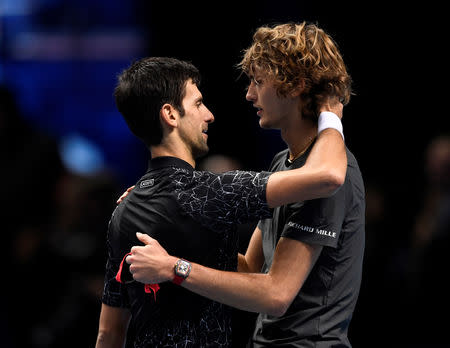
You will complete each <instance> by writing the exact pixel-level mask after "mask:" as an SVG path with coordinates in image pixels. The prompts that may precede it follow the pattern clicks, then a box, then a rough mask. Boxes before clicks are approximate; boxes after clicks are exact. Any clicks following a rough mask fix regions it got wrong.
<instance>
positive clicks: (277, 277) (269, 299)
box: [126, 228, 322, 316]
mask: <svg viewBox="0 0 450 348" xmlns="http://www.w3.org/2000/svg"><path fill="white" fill-rule="evenodd" d="M137 237H138V239H139V240H140V241H142V242H143V243H144V244H145V246H138V247H133V248H132V255H130V256H128V257H127V259H126V260H127V261H126V262H127V263H129V264H130V272H131V273H132V274H133V278H134V279H135V280H137V281H140V282H143V283H160V282H164V281H170V280H172V279H173V275H174V274H173V267H174V265H175V263H176V261H177V260H178V258H177V257H174V256H171V255H169V254H168V253H167V252H166V250H165V249H163V248H162V247H161V245H160V244H159V243H158V241H157V240H156V239H153V238H151V237H150V236H148V235H146V234H139V233H138V234H137ZM321 250H322V247H321V246H313V245H309V244H306V243H302V242H299V241H296V240H294V239H289V238H284V237H282V238H281V239H280V240H279V242H278V245H277V248H276V250H275V255H274V258H273V262H272V266H271V268H270V270H269V272H268V273H267V274H263V273H259V272H260V267H261V265H262V260H263V258H262V247H261V231H260V230H259V229H258V228H257V229H256V230H255V232H254V236H252V241H251V243H250V245H249V249H248V250H247V252H246V255H245V256H243V255H240V258H239V271H240V272H227V271H219V270H216V269H212V268H207V267H204V266H201V265H199V264H196V263H192V269H191V272H190V274H189V277H187V278H186V280H185V281H184V282H183V283H182V284H181V286H183V287H185V288H186V289H188V290H190V291H193V292H195V293H197V294H199V295H201V296H205V297H207V298H209V299H211V300H214V301H218V302H221V303H224V304H226V305H229V306H232V307H236V308H239V309H242V310H246V311H249V312H257V313H267V314H271V315H275V316H281V315H283V314H284V313H285V312H286V310H287V309H288V308H289V306H290V304H291V303H292V301H293V299H294V298H295V296H296V295H297V293H298V292H299V291H300V289H301V287H302V285H303V283H304V281H305V280H306V278H307V277H308V275H309V272H310V271H311V269H312V267H313V266H314V264H315V262H316V260H317V258H318V257H319V255H320V252H321ZM258 268H259V269H258ZM241 272H254V273H241Z"/></svg>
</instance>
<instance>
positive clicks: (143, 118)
mask: <svg viewBox="0 0 450 348" xmlns="http://www.w3.org/2000/svg"><path fill="white" fill-rule="evenodd" d="M189 79H191V80H192V83H194V84H196V85H199V84H200V73H199V71H198V69H197V68H196V67H195V66H193V65H192V64H191V63H188V62H185V61H180V60H178V59H175V58H167V57H149V58H143V59H140V60H138V61H136V62H134V63H133V64H131V66H130V67H128V68H127V69H125V70H124V71H123V72H122V73H121V74H120V75H119V77H118V83H117V86H116V88H115V90H114V97H115V100H116V105H117V109H118V110H119V111H120V113H121V114H122V116H123V117H124V119H125V121H126V122H127V124H128V127H129V128H130V130H131V132H133V134H134V135H136V136H137V137H138V138H140V139H141V140H142V141H143V142H144V143H145V144H146V145H147V146H150V145H158V144H160V143H161V141H162V137H163V131H162V126H161V122H160V119H159V115H160V110H161V108H162V106H163V105H164V104H170V105H172V106H173V107H174V108H175V109H176V110H178V112H180V114H181V116H183V115H184V109H183V106H182V101H183V98H184V96H185V94H186V83H187V81H188V80H189Z"/></svg>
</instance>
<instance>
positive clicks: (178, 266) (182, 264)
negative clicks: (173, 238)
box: [172, 259, 192, 285]
mask: <svg viewBox="0 0 450 348" xmlns="http://www.w3.org/2000/svg"><path fill="white" fill-rule="evenodd" d="M191 267H192V266H191V263H190V262H189V261H186V260H185V259H179V260H178V261H177V262H176V263H175V266H174V267H173V272H174V274H175V276H174V277H173V280H172V282H173V283H175V284H176V285H180V284H181V283H182V282H183V281H184V280H185V279H186V278H187V277H188V275H189V272H191Z"/></svg>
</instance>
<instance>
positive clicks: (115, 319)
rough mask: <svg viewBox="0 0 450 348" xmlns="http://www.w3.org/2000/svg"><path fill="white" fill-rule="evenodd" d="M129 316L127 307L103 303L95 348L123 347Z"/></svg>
mask: <svg viewBox="0 0 450 348" xmlns="http://www.w3.org/2000/svg"><path fill="white" fill-rule="evenodd" d="M130 318H131V314H130V311H129V310H128V309H126V308H120V307H111V306H108V305H106V304H104V303H103V304H102V309H101V312H100V322H99V327H98V335H97V343H96V345H95V348H124V347H125V343H126V335H127V330H128V324H129V323H130Z"/></svg>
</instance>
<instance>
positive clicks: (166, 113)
mask: <svg viewBox="0 0 450 348" xmlns="http://www.w3.org/2000/svg"><path fill="white" fill-rule="evenodd" d="M178 116H179V115H178V112H177V110H176V109H175V108H174V107H173V106H172V105H170V104H164V105H163V106H162V107H161V110H160V111H159V117H160V119H161V122H162V123H163V125H167V126H169V127H172V128H175V127H177V126H178Z"/></svg>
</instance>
